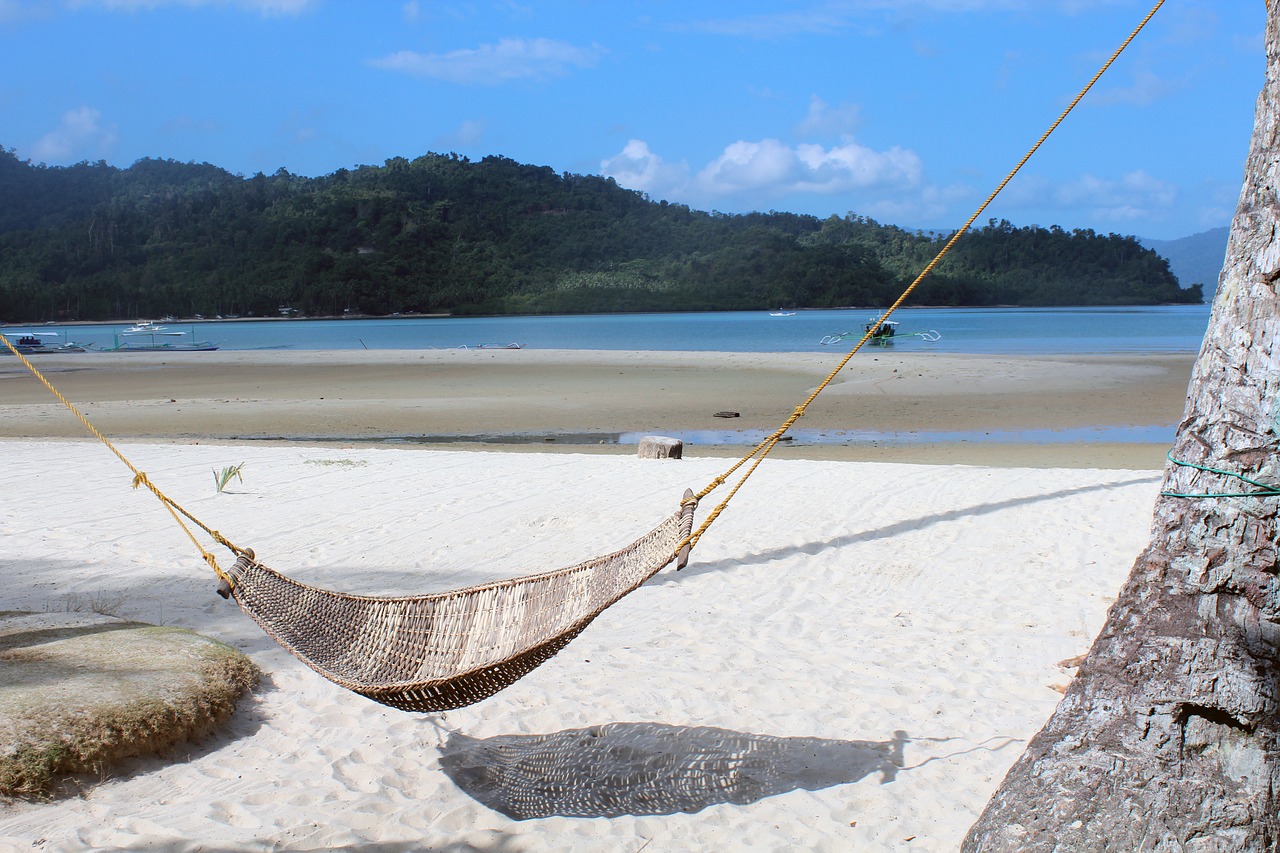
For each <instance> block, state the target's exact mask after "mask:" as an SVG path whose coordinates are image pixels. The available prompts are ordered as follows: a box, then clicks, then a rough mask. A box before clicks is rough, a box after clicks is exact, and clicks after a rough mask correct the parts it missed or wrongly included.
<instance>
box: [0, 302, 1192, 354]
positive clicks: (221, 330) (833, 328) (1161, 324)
mask: <svg viewBox="0 0 1280 853" xmlns="http://www.w3.org/2000/svg"><path fill="white" fill-rule="evenodd" d="M872 315H873V312H872V311H869V310H866V309H863V310H857V309H845V310H829V311H798V312H796V313H795V314H793V315H791V316H780V317H779V316H772V315H771V314H770V313H769V312H767V311H737V312H713V313H700V314H596V315H576V316H557V317H476V318H453V317H449V318H397V317H393V318H386V319H378V320H255V321H235V320H221V321H214V322H209V321H206V322H201V323H191V322H188V321H173V322H166V323H164V324H163V325H164V326H166V327H167V328H168V329H170V330H174V331H186V332H189V333H190V334H189V336H188V338H187V339H188V340H190V339H192V338H194V339H196V340H202V341H211V342H214V343H218V344H219V345H220V346H221V347H222V348H223V349H227V350H258V349H295V350H326V349H451V348H456V347H475V346H482V345H490V346H492V345H506V344H513V343H514V344H519V345H520V346H521V347H529V348H536V349H604V350H698V351H711V352H827V351H831V352H836V351H843V350H845V349H847V348H848V347H850V346H852V344H853V342H854V341H856V340H857V336H858V335H860V334H861V332H862V330H863V328H864V327H865V325H866V324H867V322H868V321H869V320H870V319H871V318H872ZM894 319H895V320H898V321H899V322H900V325H899V326H898V336H897V338H896V340H895V342H894V344H893V346H894V348H895V349H896V350H899V351H903V352H914V351H920V352H926V351H930V352H948V353H988V354H1010V355H1037V354H1060V353H1106V352H1196V351H1198V350H1199V348H1200V341H1201V339H1202V338H1203V336H1204V331H1205V328H1206V326H1207V324H1208V319H1209V306H1208V305H1180V306H1157V307H1126V308H1045V309H1034V308H997V309H976V308H905V309H901V310H899V311H897V312H896V313H895V314H894ZM125 325H126V324H109V325H108V324H103V325H88V326H79V325H77V326H69V327H66V328H65V329H60V330H61V331H65V332H66V333H67V337H68V338H69V339H70V340H73V341H76V342H77V343H87V344H90V345H94V346H98V347H110V346H112V345H113V340H114V336H115V334H116V333H118V332H120V331H122V330H123V329H124V327H125ZM40 328H41V329H42V330H48V329H49V328H50V327H40ZM54 328H57V327H54ZM6 333H8V332H7V331H6ZM846 333H851V334H853V335H854V337H853V339H852V340H851V341H848V342H845V341H838V342H835V343H831V344H824V343H822V341H823V339H824V338H825V339H829V338H830V337H832V336H841V335H845V334H846ZM935 335H936V336H937V338H938V339H937V340H936V341H929V340H926V337H928V338H932V337H934V336H935Z"/></svg>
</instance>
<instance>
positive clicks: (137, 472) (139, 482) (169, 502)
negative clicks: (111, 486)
mask: <svg viewBox="0 0 1280 853" xmlns="http://www.w3.org/2000/svg"><path fill="white" fill-rule="evenodd" d="M0 343H2V344H4V345H5V346H6V347H8V349H9V352H11V353H13V354H14V355H15V356H17V357H18V359H19V360H20V361H21V362H22V364H23V366H25V367H26V368H27V370H29V371H31V374H32V375H33V376H35V378H36V379H39V380H40V384H42V385H44V387H45V388H47V389H48V391H49V393H50V394H52V395H53V396H54V397H56V398H57V399H58V402H60V403H62V405H64V406H66V407H67V410H68V411H70V412H71V414H73V415H75V416H76V418H78V419H79V421H80V423H81V424H83V425H84V428H85V429H87V430H88V431H89V432H90V433H91V434H92V435H93V437H94V438H96V439H98V441H100V442H102V443H103V444H104V445H105V446H106V448H107V449H108V450H110V451H111V452H112V453H114V454H115V455H116V458H117V459H119V460H120V461H121V462H123V463H124V464H125V466H126V467H127V468H128V469H129V470H130V471H132V472H133V487H134V488H135V489H136V488H138V487H139V486H145V487H146V489H147V491H149V492H151V494H153V495H155V496H156V498H157V499H158V500H159V501H160V503H161V504H163V505H164V508H165V509H167V510H168V511H169V514H170V515H171V516H173V520H174V521H176V522H178V526H179V527H181V528H182V531H183V532H184V533H186V534H187V538H188V539H190V540H191V543H192V544H193V545H195V546H196V548H197V549H198V550H199V551H200V555H201V556H202V557H203V558H204V561H205V562H206V563H207V564H208V565H209V568H211V569H212V570H213V572H214V574H216V575H217V576H218V578H219V579H220V580H223V581H225V582H227V583H228V584H230V583H231V578H230V576H228V575H227V573H226V572H224V571H223V570H222V568H221V567H220V566H219V565H218V561H217V559H216V558H215V557H214V555H213V554H210V553H209V552H208V551H207V550H205V548H204V546H203V545H201V544H200V540H199V539H197V538H196V535H195V534H194V533H192V532H191V528H190V527H188V526H187V525H186V523H185V522H184V521H183V520H182V519H183V517H185V518H186V519H187V520H188V521H190V522H191V523H192V524H194V525H195V526H197V527H199V528H200V529H201V530H203V531H204V532H205V533H207V534H208V535H209V538H211V539H212V540H213V541H215V542H217V543H218V544H219V545H222V546H223V547H224V548H227V549H228V550H230V551H231V552H232V553H234V554H235V555H236V556H239V555H241V554H244V553H245V549H244V548H241V547H239V546H238V545H235V544H233V543H232V542H230V541H228V540H227V539H226V537H224V536H223V535H222V534H221V533H219V532H218V531H216V530H214V529H212V528H211V527H209V526H208V525H206V524H205V523H204V522H202V521H201V520H200V519H198V518H196V517H195V516H194V515H192V514H191V513H190V512H188V511H187V510H186V509H184V508H183V507H182V505H181V504H179V503H178V502H177V501H175V500H173V499H172V498H170V497H169V496H168V495H166V494H165V493H164V492H162V491H160V488H159V487H158V486H156V484H155V483H153V482H151V480H150V479H149V478H148V477H147V475H146V472H144V471H142V470H141V469H139V468H138V466H136V465H134V464H133V462H131V461H130V460H129V458H128V457H127V456H125V455H124V453H123V452H121V451H120V449H119V448H118V447H116V446H115V445H114V444H112V443H111V441H110V439H108V438H107V437H106V436H105V435H103V434H102V433H101V432H99V431H98V428H97V427H95V426H94V425H93V424H92V423H90V422H89V419H88V418H87V417H85V416H84V413H82V412H81V411H80V410H79V409H77V408H76V406H75V404H74V403H72V402H71V401H70V400H68V399H67V398H66V397H64V396H63V395H62V392H61V391H59V390H58V389H57V388H55V387H53V383H52V382H50V381H49V380H48V379H46V378H45V376H44V374H43V373H41V372H40V371H39V370H37V369H36V366H35V365H34V364H32V363H31V362H30V361H29V360H28V359H27V357H26V356H25V355H23V354H22V353H21V352H19V351H18V348H17V347H15V346H14V345H13V344H12V343H11V342H10V341H9V339H8V338H7V337H5V336H4V335H3V334H0Z"/></svg>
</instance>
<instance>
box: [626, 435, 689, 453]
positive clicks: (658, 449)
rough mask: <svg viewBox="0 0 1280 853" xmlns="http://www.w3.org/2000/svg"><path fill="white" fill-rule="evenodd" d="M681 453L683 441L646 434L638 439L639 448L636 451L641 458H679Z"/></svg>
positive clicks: (682, 451)
mask: <svg viewBox="0 0 1280 853" xmlns="http://www.w3.org/2000/svg"><path fill="white" fill-rule="evenodd" d="M683 455H684V442H683V441H681V440H680V439H678V438H667V437H665V436H661V435H646V436H645V437H644V438H642V439H640V448H639V449H638V450H637V451H636V456H638V457H640V458H641V459H679V458H680V457H681V456H683Z"/></svg>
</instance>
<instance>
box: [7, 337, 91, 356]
mask: <svg viewBox="0 0 1280 853" xmlns="http://www.w3.org/2000/svg"><path fill="white" fill-rule="evenodd" d="M5 337H6V338H9V341H10V342H11V343H12V344H13V348H14V349H16V350H17V351H18V352H20V353H22V354H23V355H42V354H45V353H60V352H84V351H85V348H84V347H83V346H81V345H80V344H77V343H74V342H72V341H65V342H63V343H60V344H48V343H45V340H44V339H45V338H56V337H59V335H58V333H57V332H18V333H17V336H16V337H13V336H10V335H5ZM9 354H10V350H9V348H8V347H0V355H9Z"/></svg>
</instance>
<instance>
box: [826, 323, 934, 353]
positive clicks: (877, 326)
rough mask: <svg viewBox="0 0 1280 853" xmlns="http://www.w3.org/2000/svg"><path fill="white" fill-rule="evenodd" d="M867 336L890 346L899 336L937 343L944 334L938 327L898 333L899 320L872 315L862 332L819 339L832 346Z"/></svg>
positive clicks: (870, 340) (871, 340)
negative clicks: (883, 318) (882, 318)
mask: <svg viewBox="0 0 1280 853" xmlns="http://www.w3.org/2000/svg"><path fill="white" fill-rule="evenodd" d="M863 337H866V339H867V343H869V344H876V345H878V346H890V345H892V344H893V342H894V340H895V339H897V338H919V339H920V340H922V341H925V342H927V343H931V344H936V343H937V342H938V341H940V340H942V334H941V333H940V332H938V331H937V330H936V329H926V330H925V331H923V332H909V333H906V334H902V335H899V334H898V321H897V320H881V319H880V318H878V317H872V318H871V320H870V321H869V322H868V323H867V324H866V325H865V326H863V327H862V331H861V332H844V333H842V334H839V335H826V336H825V337H823V338H822V340H820V341H818V343H819V344H821V345H822V346H831V345H833V344H840V343H845V342H846V341H858V340H861V339H862V338H863Z"/></svg>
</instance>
